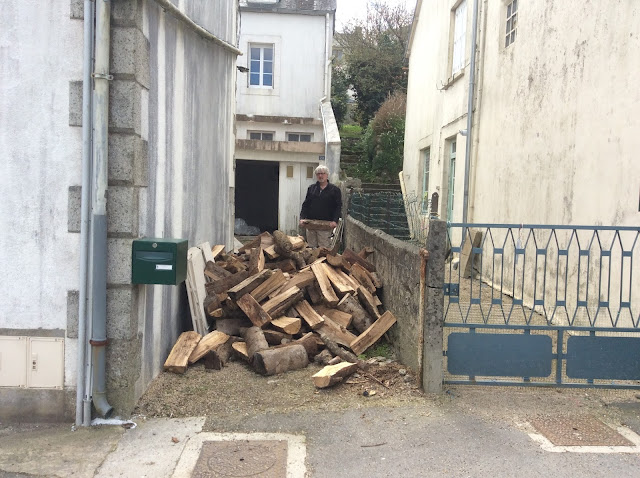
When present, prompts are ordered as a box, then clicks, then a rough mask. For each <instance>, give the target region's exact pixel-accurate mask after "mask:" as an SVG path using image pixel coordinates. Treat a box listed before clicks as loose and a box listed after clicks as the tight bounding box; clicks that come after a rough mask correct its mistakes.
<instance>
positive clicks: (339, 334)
mask: <svg viewBox="0 0 640 478" xmlns="http://www.w3.org/2000/svg"><path fill="white" fill-rule="evenodd" d="M322 319H323V320H324V323H323V324H322V325H321V326H320V327H318V332H322V333H323V334H326V335H327V337H329V338H330V339H331V340H333V341H334V342H336V343H337V344H340V345H344V346H345V347H349V346H350V345H351V343H352V342H353V341H355V340H356V339H357V338H358V337H357V336H355V335H353V334H352V333H351V332H349V331H348V330H347V329H346V328H345V327H342V326H340V325H338V324H336V323H335V322H334V321H333V320H331V319H330V318H329V317H327V316H326V315H323V316H322Z"/></svg>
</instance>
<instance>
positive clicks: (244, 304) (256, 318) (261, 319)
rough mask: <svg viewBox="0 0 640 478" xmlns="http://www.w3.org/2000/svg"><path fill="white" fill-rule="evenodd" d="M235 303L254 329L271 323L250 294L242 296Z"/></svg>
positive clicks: (269, 317)
mask: <svg viewBox="0 0 640 478" xmlns="http://www.w3.org/2000/svg"><path fill="white" fill-rule="evenodd" d="M236 303H237V304H238V307H240V309H242V311H243V312H244V313H245V314H246V315H247V317H249V320H250V321H251V323H252V324H253V325H255V326H256V327H262V326H263V325H265V324H268V323H269V322H271V320H272V319H271V316H270V315H269V314H268V313H267V312H266V311H265V310H264V309H263V308H262V307H261V306H260V304H258V302H257V301H256V300H255V299H254V298H253V296H252V295H251V294H245V295H243V296H242V297H240V299H238V301H237V302H236Z"/></svg>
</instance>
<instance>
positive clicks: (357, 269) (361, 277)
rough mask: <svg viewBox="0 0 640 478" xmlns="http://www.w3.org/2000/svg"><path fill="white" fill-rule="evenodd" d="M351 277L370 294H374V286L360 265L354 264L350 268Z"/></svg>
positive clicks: (367, 273)
mask: <svg viewBox="0 0 640 478" xmlns="http://www.w3.org/2000/svg"><path fill="white" fill-rule="evenodd" d="M351 275H352V276H353V277H355V279H356V280H357V281H358V282H359V283H360V285H362V286H363V287H364V288H365V289H367V290H368V291H369V292H370V293H371V294H375V293H376V286H375V285H374V284H373V281H372V280H371V277H370V276H369V272H368V271H367V270H366V269H365V268H364V267H362V266H361V265H360V264H358V263H355V264H353V266H351Z"/></svg>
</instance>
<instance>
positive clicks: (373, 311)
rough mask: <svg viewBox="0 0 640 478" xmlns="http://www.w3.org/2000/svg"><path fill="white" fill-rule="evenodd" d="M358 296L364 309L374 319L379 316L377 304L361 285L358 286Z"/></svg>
mask: <svg viewBox="0 0 640 478" xmlns="http://www.w3.org/2000/svg"><path fill="white" fill-rule="evenodd" d="M358 298H359V299H360V302H361V303H362V305H363V306H364V308H365V310H366V311H367V312H368V313H369V314H370V315H371V317H372V318H373V319H374V320H375V319H377V318H378V317H380V312H379V311H378V304H377V303H376V300H375V299H374V297H373V295H371V293H370V292H369V291H368V290H367V289H365V288H364V287H362V286H361V287H359V288H358Z"/></svg>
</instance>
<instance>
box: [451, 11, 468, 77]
mask: <svg viewBox="0 0 640 478" xmlns="http://www.w3.org/2000/svg"><path fill="white" fill-rule="evenodd" d="M466 37H467V0H462V2H460V3H459V4H458V6H457V7H456V9H455V11H454V20H453V53H452V62H451V75H455V74H456V73H458V72H459V71H460V70H462V69H463V68H464V64H465V61H464V55H465V46H466Z"/></svg>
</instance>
